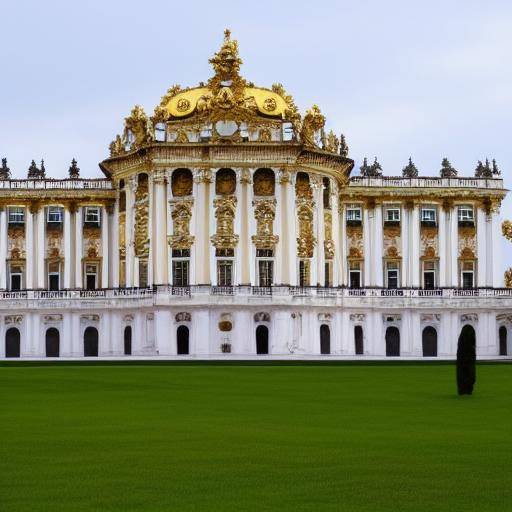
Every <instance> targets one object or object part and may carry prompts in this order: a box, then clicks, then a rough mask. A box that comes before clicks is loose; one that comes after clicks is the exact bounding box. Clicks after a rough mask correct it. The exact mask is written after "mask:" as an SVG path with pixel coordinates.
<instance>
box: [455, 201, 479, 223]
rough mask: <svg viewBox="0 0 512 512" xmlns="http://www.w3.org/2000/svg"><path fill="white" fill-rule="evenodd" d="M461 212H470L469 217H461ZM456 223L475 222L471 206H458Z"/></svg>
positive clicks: (473, 210)
mask: <svg viewBox="0 0 512 512" xmlns="http://www.w3.org/2000/svg"><path fill="white" fill-rule="evenodd" d="M463 212H471V215H466V216H465V215H463ZM457 220H458V222H475V209H474V207H473V205H459V206H458V208H457Z"/></svg>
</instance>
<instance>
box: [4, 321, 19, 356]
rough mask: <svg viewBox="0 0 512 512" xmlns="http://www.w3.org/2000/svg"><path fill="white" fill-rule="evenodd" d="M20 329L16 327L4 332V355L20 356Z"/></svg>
mask: <svg viewBox="0 0 512 512" xmlns="http://www.w3.org/2000/svg"><path fill="white" fill-rule="evenodd" d="M20 339H21V336H20V331H19V330H18V329H16V327H11V328H9V329H7V332H6V333H5V357H20Z"/></svg>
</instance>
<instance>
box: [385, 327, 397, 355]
mask: <svg viewBox="0 0 512 512" xmlns="http://www.w3.org/2000/svg"><path fill="white" fill-rule="evenodd" d="M399 355H400V331H399V330H398V328H397V327H388V328H387V329H386V356H387V357H398V356H399Z"/></svg>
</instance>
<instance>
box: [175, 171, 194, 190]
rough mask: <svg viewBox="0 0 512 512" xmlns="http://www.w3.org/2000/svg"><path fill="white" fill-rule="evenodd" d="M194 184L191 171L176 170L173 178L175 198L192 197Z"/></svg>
mask: <svg viewBox="0 0 512 512" xmlns="http://www.w3.org/2000/svg"><path fill="white" fill-rule="evenodd" d="M192 182H193V179H192V171H191V170H190V169H176V170H175V171H174V172H173V173H172V177H171V190H172V195H173V197H182V196H191V195H192Z"/></svg>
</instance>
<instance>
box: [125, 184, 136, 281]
mask: <svg viewBox="0 0 512 512" xmlns="http://www.w3.org/2000/svg"><path fill="white" fill-rule="evenodd" d="M136 188H137V176H130V178H129V179H128V180H127V182H126V187H125V198H126V213H125V216H126V217H125V230H126V231H125V243H126V258H125V278H126V287H127V288H129V287H132V286H134V282H135V280H134V270H135V269H134V266H135V261H134V260H135V246H134V205H135V189H136Z"/></svg>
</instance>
